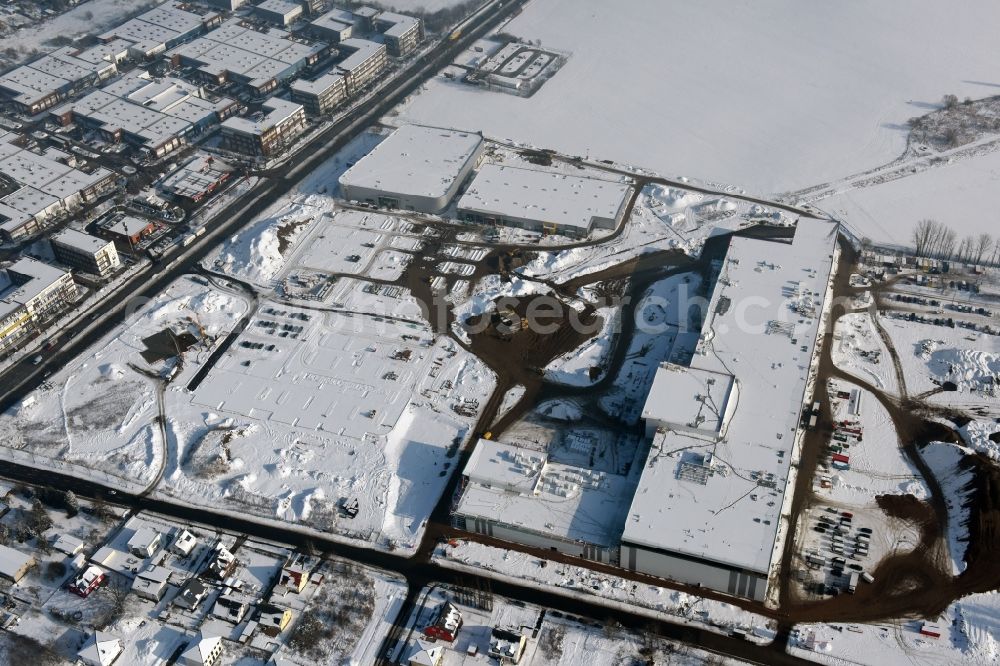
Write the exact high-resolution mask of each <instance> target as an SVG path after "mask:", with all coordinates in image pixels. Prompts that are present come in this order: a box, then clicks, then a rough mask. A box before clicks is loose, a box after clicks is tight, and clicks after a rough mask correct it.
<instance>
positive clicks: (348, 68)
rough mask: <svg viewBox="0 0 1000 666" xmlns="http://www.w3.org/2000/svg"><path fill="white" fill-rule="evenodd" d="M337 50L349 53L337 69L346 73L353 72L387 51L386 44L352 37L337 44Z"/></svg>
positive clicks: (338, 64)
mask: <svg viewBox="0 0 1000 666" xmlns="http://www.w3.org/2000/svg"><path fill="white" fill-rule="evenodd" d="M337 48H338V49H339V50H341V51H347V52H348V53H349V55H348V56H347V57H346V58H344V59H343V60H341V61H340V62H338V63H337V68H338V69H340V70H343V71H345V72H353V71H354V70H356V69H358V68H360V67H362V66H364V65H365V64H367V63H368V61H369V60H371V59H372V58H374V57H377V56H378V55H379V54H380V53H382V52H383V51H385V44H382V43H380V42H373V41H371V40H368V39H359V38H357V37H351V38H350V39H345V40H344V41H342V42H340V43H339V44H337Z"/></svg>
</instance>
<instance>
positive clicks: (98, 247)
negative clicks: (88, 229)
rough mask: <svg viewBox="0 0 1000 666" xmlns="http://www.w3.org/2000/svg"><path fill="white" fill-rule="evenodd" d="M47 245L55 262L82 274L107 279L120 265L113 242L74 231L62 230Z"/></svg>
mask: <svg viewBox="0 0 1000 666" xmlns="http://www.w3.org/2000/svg"><path fill="white" fill-rule="evenodd" d="M49 244H50V245H51V246H52V254H53V255H54V256H55V258H56V261H58V262H59V263H61V264H64V265H66V266H69V267H70V268H74V269H76V270H79V271H82V272H84V273H91V274H93V275H98V276H100V277H107V276H108V275H110V274H111V273H113V272H114V271H115V270H116V269H117V268H118V267H119V266H120V265H121V262H120V261H119V260H118V251H117V250H116V249H115V244H114V243H113V242H111V241H109V240H104V239H103V238H98V237H96V236H91V235H90V234H85V233H82V232H80V231H77V230H75V229H63V230H62V231H60V232H59V233H57V234H55V235H54V236H52V237H51V238H50V239H49Z"/></svg>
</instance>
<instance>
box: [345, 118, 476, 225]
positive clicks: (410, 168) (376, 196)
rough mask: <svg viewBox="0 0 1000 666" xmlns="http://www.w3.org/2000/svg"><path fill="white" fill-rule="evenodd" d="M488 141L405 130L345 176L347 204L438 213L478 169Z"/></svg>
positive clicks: (441, 132) (411, 128)
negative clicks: (360, 202)
mask: <svg viewBox="0 0 1000 666" xmlns="http://www.w3.org/2000/svg"><path fill="white" fill-rule="evenodd" d="M482 150H483V137H482V135H480V134H476V133H473V132H460V131H455V130H445V129H438V128H434V127H423V126H420V125H404V126H403V127H400V128H399V129H398V130H396V131H395V132H393V133H392V134H391V135H389V137H388V138H386V139H385V140H384V141H382V143H380V144H379V145H378V146H376V147H375V149H374V150H372V151H371V152H370V153H369V154H368V155H366V156H365V157H364V158H362V159H361V160H360V161H358V163H357V164H355V165H354V166H353V167H351V168H350V169H348V170H347V171H346V172H345V173H344V174H343V175H342V176H341V177H340V188H341V193H342V195H343V197H344V198H345V199H350V200H352V201H363V202H367V203H370V204H374V205H377V206H380V207H385V208H398V209H403V210H415V211H420V212H424V213H439V212H441V211H442V210H444V209H445V208H446V207H447V206H448V204H449V203H450V202H451V200H452V199H453V198H454V196H455V195H456V194H457V193H458V190H459V188H461V186H462V184H463V183H464V182H465V181H466V179H467V178H468V177H469V174H470V173H472V170H473V169H475V167H476V165H477V164H478V162H479V158H480V156H481V155H482Z"/></svg>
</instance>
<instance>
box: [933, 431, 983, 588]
mask: <svg viewBox="0 0 1000 666" xmlns="http://www.w3.org/2000/svg"><path fill="white" fill-rule="evenodd" d="M970 453H971V452H970V451H969V449H967V448H965V447H962V446H958V445H957V444H948V443H945V442H934V443H932V444H929V445H927V446H925V447H923V448H922V449H921V451H920V454H921V456H923V458H924V460H925V461H926V462H927V464H928V465H929V466H930V468H931V470H932V471H933V473H934V477H935V478H936V479H937V480H938V483H940V484H941V490H942V493H943V494H944V498H945V503H946V504H947V507H948V530H947V534H946V536H947V539H948V552H949V553H950V554H951V563H952V570H953V572H954V574H955V575H956V576H957V575H958V574H960V573H962V572H963V571H965V551H966V548H967V547H968V541H969V528H968V513H967V511H966V509H965V508H964V507H965V505H966V503H967V501H968V495H969V490H968V487H969V483H970V482H971V481H972V479H973V476H974V474H973V472H972V471H971V470H969V469H963V466H962V464H961V463H962V459H963V458H965V456H967V455H969V454H970Z"/></svg>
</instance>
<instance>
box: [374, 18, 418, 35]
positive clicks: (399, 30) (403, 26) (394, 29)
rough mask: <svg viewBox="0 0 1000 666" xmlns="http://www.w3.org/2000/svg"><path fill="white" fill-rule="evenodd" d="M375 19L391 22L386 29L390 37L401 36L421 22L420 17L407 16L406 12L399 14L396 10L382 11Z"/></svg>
mask: <svg viewBox="0 0 1000 666" xmlns="http://www.w3.org/2000/svg"><path fill="white" fill-rule="evenodd" d="M375 20H376V21H378V22H380V23H389V24H391V25H390V26H389V28H388V29H387V30H386V31H385V34H386V35H389V36H390V37H401V36H403V35H405V34H406V33H407V31H409V30H412V29H413V27H414V26H416V25H417V24H418V23H420V19H418V18H416V17H413V16H407V15H406V14H397V13H395V12H382V13H381V14H379V15H378V16H377V17H376V19H375Z"/></svg>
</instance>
